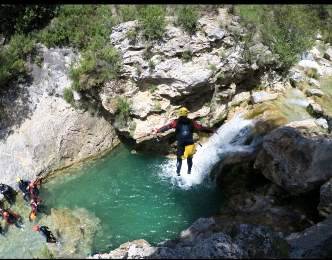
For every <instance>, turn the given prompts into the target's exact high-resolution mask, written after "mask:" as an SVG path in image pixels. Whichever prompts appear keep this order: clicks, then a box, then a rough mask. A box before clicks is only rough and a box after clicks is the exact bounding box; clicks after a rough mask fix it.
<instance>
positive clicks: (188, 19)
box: [176, 6, 198, 34]
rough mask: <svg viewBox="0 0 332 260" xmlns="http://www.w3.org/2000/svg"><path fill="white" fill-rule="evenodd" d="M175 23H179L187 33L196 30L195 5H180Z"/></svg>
mask: <svg viewBox="0 0 332 260" xmlns="http://www.w3.org/2000/svg"><path fill="white" fill-rule="evenodd" d="M176 18H177V20H176V23H177V25H180V26H181V27H182V28H183V29H184V30H186V31H187V32H189V33H191V34H192V33H194V32H195V31H196V26H197V20H198V12H197V9H196V7H193V6H184V7H180V8H179V9H178V11H177V17H176Z"/></svg>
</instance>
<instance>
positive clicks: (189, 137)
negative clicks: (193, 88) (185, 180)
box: [152, 107, 214, 176]
mask: <svg viewBox="0 0 332 260" xmlns="http://www.w3.org/2000/svg"><path fill="white" fill-rule="evenodd" d="M188 114H189V110H188V109H187V108H186V107H181V108H180V109H179V110H178V116H179V117H178V118H177V119H174V120H172V121H171V122H170V123H168V124H166V125H164V126H162V127H160V128H156V129H153V131H152V133H154V134H157V133H162V132H165V131H167V130H169V129H171V128H175V133H176V140H177V153H176V156H177V161H176V173H177V175H178V176H180V171H181V166H182V159H187V164H188V174H190V173H191V168H192V166H193V155H194V153H195V152H196V149H195V144H194V139H193V133H194V131H195V130H197V131H201V132H206V133H214V129H211V128H208V127H204V126H202V125H201V124H199V123H198V122H196V121H194V120H193V119H190V118H188Z"/></svg>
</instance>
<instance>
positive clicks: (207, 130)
mask: <svg viewBox="0 0 332 260" xmlns="http://www.w3.org/2000/svg"><path fill="white" fill-rule="evenodd" d="M193 125H194V129H195V130H198V131H201V132H205V133H214V132H215V130H214V129H212V128H209V127H206V126H203V125H201V124H200V123H198V122H196V121H193Z"/></svg>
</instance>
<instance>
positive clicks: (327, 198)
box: [318, 179, 332, 217]
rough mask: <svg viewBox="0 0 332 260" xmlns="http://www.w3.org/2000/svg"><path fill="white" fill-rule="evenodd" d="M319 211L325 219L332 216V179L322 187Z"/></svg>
mask: <svg viewBox="0 0 332 260" xmlns="http://www.w3.org/2000/svg"><path fill="white" fill-rule="evenodd" d="M318 211H319V214H320V215H322V216H324V217H327V216H328V215H331V214H332V179H330V180H329V181H328V182H326V183H325V184H324V185H322V186H321V187H320V199H319V205H318Z"/></svg>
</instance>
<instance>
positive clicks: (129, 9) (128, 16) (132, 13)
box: [118, 5, 138, 22]
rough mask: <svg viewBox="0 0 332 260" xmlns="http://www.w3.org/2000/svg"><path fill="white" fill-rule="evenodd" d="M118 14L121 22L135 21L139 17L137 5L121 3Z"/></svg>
mask: <svg viewBox="0 0 332 260" xmlns="http://www.w3.org/2000/svg"><path fill="white" fill-rule="evenodd" d="M118 14H119V16H120V21H121V22H127V21H133V20H136V19H137V18H138V11H137V7H136V6H135V5H120V6H119V7H118Z"/></svg>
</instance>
